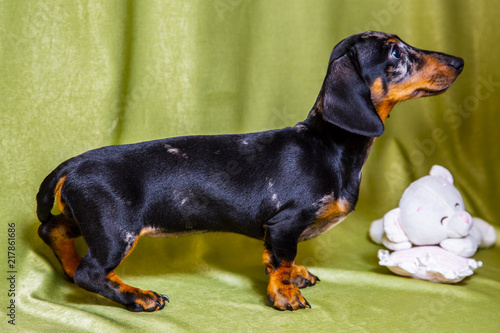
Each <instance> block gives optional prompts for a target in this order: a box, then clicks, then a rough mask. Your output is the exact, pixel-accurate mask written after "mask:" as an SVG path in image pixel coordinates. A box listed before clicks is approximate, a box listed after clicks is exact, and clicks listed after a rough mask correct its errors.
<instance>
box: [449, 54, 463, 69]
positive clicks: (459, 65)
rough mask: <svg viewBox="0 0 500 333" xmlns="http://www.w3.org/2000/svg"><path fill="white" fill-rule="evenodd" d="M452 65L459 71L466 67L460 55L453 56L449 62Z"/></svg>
mask: <svg viewBox="0 0 500 333" xmlns="http://www.w3.org/2000/svg"><path fill="white" fill-rule="evenodd" d="M449 65H450V67H453V68H454V69H455V70H456V71H457V72H459V73H461V72H462V69H464V59H462V58H459V57H453V58H452V59H451V61H450V63H449Z"/></svg>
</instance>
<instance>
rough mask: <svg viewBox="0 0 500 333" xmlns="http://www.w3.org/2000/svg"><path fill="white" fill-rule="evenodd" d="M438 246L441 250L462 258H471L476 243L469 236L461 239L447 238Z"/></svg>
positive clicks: (475, 249)
mask: <svg viewBox="0 0 500 333" xmlns="http://www.w3.org/2000/svg"><path fill="white" fill-rule="evenodd" d="M439 245H440V246H441V247H442V248H443V249H445V250H448V251H450V252H452V253H455V254H457V255H459V256H462V257H472V256H473V255H474V253H476V251H477V243H476V241H475V240H474V238H473V237H472V236H470V235H467V236H466V237H463V238H448V239H445V240H444V241H442V242H441V243H439Z"/></svg>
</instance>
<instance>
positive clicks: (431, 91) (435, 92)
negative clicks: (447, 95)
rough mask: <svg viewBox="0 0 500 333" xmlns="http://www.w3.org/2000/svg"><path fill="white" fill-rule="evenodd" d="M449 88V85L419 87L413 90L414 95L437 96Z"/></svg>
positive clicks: (415, 96)
mask: <svg viewBox="0 0 500 333" xmlns="http://www.w3.org/2000/svg"><path fill="white" fill-rule="evenodd" d="M448 88H449V86H448V87H445V88H441V89H417V90H415V91H414V92H413V94H412V97H413V98H418V97H425V96H436V95H440V94H442V93H444V92H445V91H446V90H447V89H448Z"/></svg>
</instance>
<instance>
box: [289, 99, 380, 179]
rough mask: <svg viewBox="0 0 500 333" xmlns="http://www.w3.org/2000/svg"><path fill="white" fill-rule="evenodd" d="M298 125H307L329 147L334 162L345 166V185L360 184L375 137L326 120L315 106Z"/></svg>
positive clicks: (342, 166)
mask: <svg viewBox="0 0 500 333" xmlns="http://www.w3.org/2000/svg"><path fill="white" fill-rule="evenodd" d="M298 125H300V126H305V127H306V128H307V129H308V130H309V131H310V133H311V134H312V135H314V136H315V137H316V138H317V139H318V140H319V141H321V142H322V143H323V144H324V145H325V146H326V147H327V149H326V154H328V151H331V157H332V163H335V164H337V166H338V167H341V168H343V172H345V173H344V174H345V175H347V177H346V179H343V181H344V182H345V186H346V187H348V186H349V185H348V184H349V183H350V184H358V186H359V181H360V175H361V171H362V169H363V166H364V164H365V162H366V159H367V158H368V154H369V153H370V150H371V147H372V144H373V142H374V141H375V138H372V137H367V136H362V135H358V134H355V133H351V132H348V131H346V130H344V129H342V128H340V127H338V126H336V125H334V124H331V123H329V122H327V121H325V120H324V119H323V117H322V115H321V111H320V110H318V109H317V108H313V109H312V110H311V112H310V113H309V115H308V117H307V119H306V120H304V121H302V122H300V123H299V124H298ZM338 164H340V165H338Z"/></svg>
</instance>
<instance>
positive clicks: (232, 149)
mask: <svg viewBox="0 0 500 333" xmlns="http://www.w3.org/2000/svg"><path fill="white" fill-rule="evenodd" d="M463 65H464V62H463V60H462V59H461V58H457V57H453V56H450V55H446V54H443V53H437V52H430V51H424V50H420V49H416V48H414V47H412V46H410V45H408V44H405V43H404V42H403V41H401V39H399V38H398V37H397V36H395V35H390V34H385V33H381V32H365V33H361V34H357V35H354V36H351V37H348V38H346V39H344V40H342V41H341V42H340V43H339V44H338V45H337V46H335V48H334V49H333V52H332V54H331V56H330V61H329V64H328V72H327V74H326V77H325V80H324V82H323V86H322V87H321V91H320V93H319V96H318V98H317V100H316V102H315V104H314V106H313V108H312V110H311V111H310V112H309V115H308V117H307V119H306V120H304V121H302V122H300V123H298V124H297V125H295V126H294V127H287V128H283V129H278V130H271V131H265V132H260V133H250V134H241V135H217V136H188V137H177V138H169V139H163V140H156V141H150V142H143V143H137V144H131V145H119V146H110V147H104V148H100V149H95V150H92V151H88V152H86V153H84V154H81V155H79V156H76V157H74V158H71V159H69V160H67V161H65V162H63V163H62V164H60V165H59V166H58V167H57V168H56V169H55V170H54V171H53V172H52V173H50V174H49V175H48V176H47V177H46V178H45V180H44V181H43V183H42V184H41V186H40V191H39V192H38V195H37V203H38V207H37V215H38V218H39V220H40V221H41V222H42V224H41V226H40V228H39V231H38V233H39V235H40V237H41V238H42V239H43V240H44V242H45V243H47V244H48V245H49V246H50V247H51V248H52V250H53V251H54V253H55V255H56V256H57V258H58V259H59V261H60V262H61V265H62V268H63V270H64V273H65V274H66V275H67V276H68V277H69V279H70V280H72V281H74V282H75V284H76V285H78V286H79V287H81V288H83V289H86V290H88V291H91V292H94V293H97V294H100V295H102V296H104V297H107V298H109V299H111V300H113V301H115V302H118V303H120V304H123V305H124V306H126V307H127V308H128V309H129V310H131V311H155V310H160V309H162V308H163V307H164V306H165V303H166V302H168V298H167V297H166V296H165V295H160V294H157V293H155V292H153V291H145V290H141V289H137V288H134V287H131V286H129V285H127V284H125V283H124V282H122V281H121V280H120V278H119V277H118V276H117V275H116V274H115V273H114V272H113V270H114V269H115V268H116V267H117V266H118V265H119V264H120V263H121V261H122V260H123V259H125V258H126V257H127V255H128V254H129V253H130V252H131V251H132V250H133V248H134V247H135V245H136V243H137V240H138V239H139V237H140V236H152V237H158V236H165V237H169V236H178V235H184V234H189V233H196V232H211V231H223V232H234V233H239V234H243V235H247V236H250V237H253V238H257V239H260V240H263V241H264V256H263V258H264V264H265V266H266V273H267V274H268V275H269V285H268V288H267V295H268V298H269V301H270V302H271V304H272V306H274V307H275V308H276V309H279V310H296V309H302V308H305V307H306V306H308V307H310V304H309V303H308V302H307V301H306V299H305V298H304V297H303V296H302V295H301V293H300V291H299V288H304V287H307V286H312V285H314V284H316V282H317V281H319V279H318V278H317V277H316V276H314V275H313V274H311V273H310V272H309V271H308V270H307V269H306V268H305V267H304V266H299V265H296V264H295V256H296V254H297V243H298V242H300V241H304V240H307V239H310V238H313V237H316V236H318V235H320V234H321V233H323V232H325V231H327V230H329V229H330V228H332V227H333V226H334V225H336V224H338V223H339V222H340V221H341V220H342V219H344V218H345V217H346V216H347V214H349V213H350V212H351V211H352V210H353V209H354V207H355V205H356V202H357V200H358V193H359V186H360V181H361V171H362V169H363V165H364V163H365V161H366V158H367V156H368V153H369V151H370V148H371V146H372V144H373V142H374V138H375V137H378V136H380V135H381V134H382V133H383V132H384V122H385V120H386V118H387V117H388V115H389V112H390V111H391V109H392V108H393V107H394V105H395V104H396V103H398V102H400V101H404V100H407V99H412V98H418V97H422V96H432V95H437V94H439V93H442V92H444V91H445V90H446V89H447V88H448V87H450V85H451V84H452V83H453V82H454V81H455V79H456V78H457V76H458V75H459V74H460V72H461V71H462V68H463ZM54 205H56V206H57V207H58V208H59V210H60V211H61V212H62V213H61V214H59V215H53V214H52V213H51V211H52V209H53V206H54ZM79 236H83V238H84V240H85V242H86V243H87V245H88V252H87V253H86V255H85V256H84V257H83V258H82V257H80V255H79V254H78V253H77V251H76V249H75V245H74V239H75V238H77V237H79Z"/></svg>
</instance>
